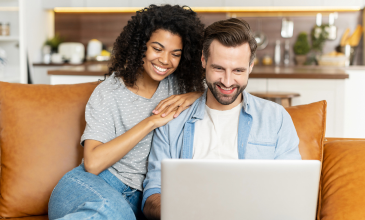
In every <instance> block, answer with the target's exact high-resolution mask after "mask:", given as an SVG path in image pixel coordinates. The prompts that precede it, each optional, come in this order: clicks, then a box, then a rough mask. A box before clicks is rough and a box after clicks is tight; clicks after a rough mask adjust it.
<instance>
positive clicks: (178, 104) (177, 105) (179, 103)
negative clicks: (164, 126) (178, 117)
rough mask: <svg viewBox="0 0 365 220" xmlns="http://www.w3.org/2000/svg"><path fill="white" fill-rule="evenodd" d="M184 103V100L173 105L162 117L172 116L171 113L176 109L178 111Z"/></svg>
mask: <svg viewBox="0 0 365 220" xmlns="http://www.w3.org/2000/svg"><path fill="white" fill-rule="evenodd" d="M183 103H184V100H179V101H177V102H175V103H172V104H171V105H170V106H168V107H167V109H166V111H165V112H164V113H163V114H162V115H161V116H162V117H165V116H166V115H168V114H170V112H172V111H173V110H174V109H175V110H176V109H178V108H179V107H180V106H181V105H182V104H183Z"/></svg>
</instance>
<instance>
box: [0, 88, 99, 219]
mask: <svg viewBox="0 0 365 220" xmlns="http://www.w3.org/2000/svg"><path fill="white" fill-rule="evenodd" d="M96 85H97V83H86V84H78V85H57V86H51V85H21V84H10V83H4V82H0V145H1V177H0V182H1V185H0V193H1V196H0V216H1V217H20V216H30V215H42V214H47V210H48V200H49V197H50V195H51V192H52V190H53V188H54V187H55V185H56V184H57V182H58V181H59V179H60V178H61V177H62V176H63V175H64V174H65V173H66V172H67V171H69V170H71V169H72V168H74V167H76V166H77V165H78V164H80V161H81V159H82V155H83V149H82V147H81V146H80V144H79V141H80V136H81V135H82V132H83V130H84V128H85V119H84V112H85V106H86V103H87V101H88V99H89V97H90V95H91V93H92V91H93V90H94V88H95V87H96Z"/></svg>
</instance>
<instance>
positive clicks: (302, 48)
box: [293, 32, 310, 65]
mask: <svg viewBox="0 0 365 220" xmlns="http://www.w3.org/2000/svg"><path fill="white" fill-rule="evenodd" d="M293 49H294V53H295V61H296V63H297V65H303V64H304V63H305V61H306V60H307V54H308V52H309V51H310V45H309V42H308V35H307V33H306V32H301V33H299V35H298V37H297V40H296V42H295V44H294V48H293Z"/></svg>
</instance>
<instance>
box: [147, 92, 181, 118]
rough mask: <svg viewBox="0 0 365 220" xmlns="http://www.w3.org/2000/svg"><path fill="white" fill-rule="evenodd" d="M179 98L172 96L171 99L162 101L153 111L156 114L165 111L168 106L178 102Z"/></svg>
mask: <svg viewBox="0 0 365 220" xmlns="http://www.w3.org/2000/svg"><path fill="white" fill-rule="evenodd" d="M176 98H177V97H176V96H175V95H172V96H170V97H168V98H167V99H164V100H162V101H161V102H160V103H158V105H157V106H156V108H155V109H154V110H153V111H152V112H153V113H155V114H158V113H160V112H161V110H163V109H165V108H166V107H167V106H169V105H171V104H172V103H174V102H176V100H175V99H176Z"/></svg>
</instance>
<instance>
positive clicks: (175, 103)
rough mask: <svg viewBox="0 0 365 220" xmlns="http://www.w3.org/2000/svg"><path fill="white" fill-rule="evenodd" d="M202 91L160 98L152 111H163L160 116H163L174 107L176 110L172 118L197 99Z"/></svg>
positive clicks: (156, 113) (156, 112)
mask: <svg viewBox="0 0 365 220" xmlns="http://www.w3.org/2000/svg"><path fill="white" fill-rule="evenodd" d="M202 94H203V93H201V92H189V93H185V94H181V95H172V96H170V97H168V98H167V99H164V100H162V101H161V102H160V103H159V104H158V105H157V106H156V108H155V109H154V110H153V111H152V112H153V113H154V114H155V115H158V114H160V113H161V112H163V113H162V114H160V115H161V117H165V116H166V115H169V114H170V113H171V112H172V111H173V110H174V109H176V112H175V114H174V116H173V117H174V118H176V117H177V116H179V115H180V113H181V112H182V111H184V110H185V109H187V108H189V106H190V105H192V104H193V103H194V102H195V100H197V99H198V98H199V97H200V96H201V95H202Z"/></svg>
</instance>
